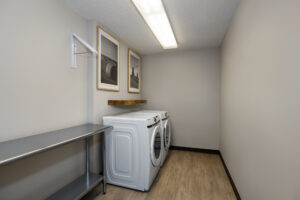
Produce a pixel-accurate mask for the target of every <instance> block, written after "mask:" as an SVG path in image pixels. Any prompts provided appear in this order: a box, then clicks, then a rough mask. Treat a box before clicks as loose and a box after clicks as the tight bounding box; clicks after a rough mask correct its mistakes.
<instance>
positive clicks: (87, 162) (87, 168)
mask: <svg viewBox="0 0 300 200" xmlns="http://www.w3.org/2000/svg"><path fill="white" fill-rule="evenodd" d="M85 151H86V152H85V153H86V154H85V174H86V187H87V188H89V187H90V144H89V137H87V138H85Z"/></svg>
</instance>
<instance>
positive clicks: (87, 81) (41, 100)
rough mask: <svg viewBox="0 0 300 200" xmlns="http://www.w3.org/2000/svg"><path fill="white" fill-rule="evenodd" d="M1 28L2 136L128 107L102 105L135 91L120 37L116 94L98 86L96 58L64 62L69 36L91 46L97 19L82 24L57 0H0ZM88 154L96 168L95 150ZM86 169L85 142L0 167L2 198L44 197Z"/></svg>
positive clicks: (96, 118) (38, 130)
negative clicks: (129, 83)
mask: <svg viewBox="0 0 300 200" xmlns="http://www.w3.org/2000/svg"><path fill="white" fill-rule="evenodd" d="M0 27H1V31H0V43H1V45H0V58H1V59H0V60H1V65H0V91H1V92H0V99H1V100H0V101H1V103H0V110H1V112H0V141H4V140H9V139H14V138H18V137H24V136H28V135H33V134H39V133H42V132H46V131H51V130H56V129H60V128H66V127H70V126H74V125H78V124H82V123H86V122H93V123H99V124H101V118H102V116H103V115H106V114H112V113H120V112H125V111H128V110H130V109H123V108H115V107H111V106H108V105H107V100H108V99H118V98H138V97H139V95H130V94H128V93H127V46H126V45H123V44H122V43H121V67H120V68H121V91H120V92H105V91H99V90H96V59H95V56H94V57H89V58H88V57H86V56H77V58H78V62H79V67H78V68H76V69H71V68H70V34H71V33H72V32H74V33H76V34H78V35H80V36H81V37H82V38H83V39H85V40H88V41H89V42H91V44H92V45H93V46H94V47H95V48H96V23H92V22H91V23H88V22H86V21H85V20H84V19H83V18H81V17H80V16H79V15H77V14H76V13H74V12H73V11H71V10H70V9H69V8H67V7H65V5H64V4H63V2H62V1H59V0H46V1H38V0H28V1H9V0H7V1H1V2H0ZM87 58H88V59H87ZM131 109H132V108H131ZM94 139H95V140H96V139H97V138H94ZM97 145H98V144H97V143H95V145H94V147H97ZM95 150H98V149H97V148H95ZM92 155H93V156H94V160H93V166H94V167H95V166H96V167H97V164H98V157H97V153H96V151H93V152H92ZM84 167H85V166H84V143H83V142H76V143H71V144H68V145H65V146H63V147H59V148H57V149H53V150H50V151H47V152H44V153H40V154H37V155H35V156H33V157H30V158H26V159H22V160H20V161H16V162H13V163H11V164H8V165H5V166H2V167H0V177H1V178H0V199H6V200H10V199H31V200H35V199H44V198H45V197H47V196H48V195H49V194H51V193H52V192H54V191H56V190H57V189H59V188H61V187H62V186H63V185H65V184H67V183H69V182H70V181H72V180H73V179H75V178H76V177H78V176H79V175H81V174H82V173H83V172H84ZM93 170H97V168H95V169H93Z"/></svg>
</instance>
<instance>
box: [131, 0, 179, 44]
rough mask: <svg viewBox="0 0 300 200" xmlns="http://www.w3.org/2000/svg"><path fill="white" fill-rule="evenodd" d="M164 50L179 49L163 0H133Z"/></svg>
mask: <svg viewBox="0 0 300 200" xmlns="http://www.w3.org/2000/svg"><path fill="white" fill-rule="evenodd" d="M132 2H133V4H134V5H135V6H136V8H137V9H138V11H139V12H140V13H141V15H142V16H143V18H144V20H145V21H146V23H147V24H148V26H149V27H150V29H151V30H152V32H153V34H154V35H155V37H156V38H157V40H158V41H159V42H160V44H161V46H162V47H163V48H164V49H173V48H177V42H176V39H175V36H174V33H173V31H172V28H171V25H170V22H169V19H168V17H167V14H166V11H165V9H164V6H163V3H162V1H161V0H132Z"/></svg>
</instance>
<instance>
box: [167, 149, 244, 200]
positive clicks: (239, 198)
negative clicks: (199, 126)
mask: <svg viewBox="0 0 300 200" xmlns="http://www.w3.org/2000/svg"><path fill="white" fill-rule="evenodd" d="M170 149H171V150H180V151H193V152H199V153H208V154H216V155H219V156H220V159H221V161H222V164H223V166H224V169H225V172H226V174H227V177H228V179H229V182H230V184H231V187H232V189H233V192H234V194H235V196H236V199H237V200H241V196H240V194H239V192H238V190H237V188H236V186H235V184H234V182H233V179H232V177H231V175H230V172H229V170H228V168H227V166H226V163H225V161H224V159H223V156H222V154H221V152H220V150H214V149H201V148H191V147H182V146H170Z"/></svg>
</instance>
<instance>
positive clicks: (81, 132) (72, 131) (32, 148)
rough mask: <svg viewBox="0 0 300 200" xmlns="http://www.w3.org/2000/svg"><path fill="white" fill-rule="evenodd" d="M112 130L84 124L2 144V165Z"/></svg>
mask: <svg viewBox="0 0 300 200" xmlns="http://www.w3.org/2000/svg"><path fill="white" fill-rule="evenodd" d="M111 128H112V127H111V126H101V125H96V124H83V125H80V126H74V127H70V128H65V129H61V130H56V131H51V132H46V133H42V134H38V135H32V136H28V137H23V138H18V139H15V140H9V141H5V142H0V165H4V164H7V163H9V162H12V161H14V160H17V159H20V158H24V157H27V156H30V155H32V154H35V153H38V152H41V151H44V150H47V149H50V148H54V147H57V146H60V145H63V144H66V143H69V142H72V141H75V140H79V139H82V138H85V137H88V136H92V135H95V134H99V133H101V132H104V131H106V130H108V129H111Z"/></svg>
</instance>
